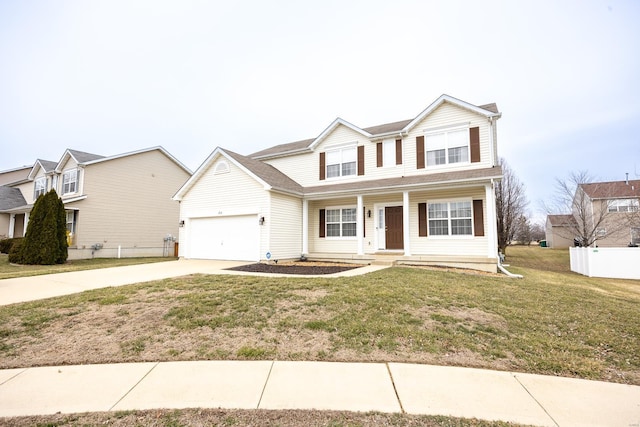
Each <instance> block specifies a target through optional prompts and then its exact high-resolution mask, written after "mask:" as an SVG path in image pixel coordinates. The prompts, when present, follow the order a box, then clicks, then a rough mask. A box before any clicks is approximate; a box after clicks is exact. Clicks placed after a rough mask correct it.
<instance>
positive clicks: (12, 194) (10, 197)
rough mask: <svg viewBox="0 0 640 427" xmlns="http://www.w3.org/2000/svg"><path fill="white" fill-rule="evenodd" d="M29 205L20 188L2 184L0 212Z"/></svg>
mask: <svg viewBox="0 0 640 427" xmlns="http://www.w3.org/2000/svg"><path fill="white" fill-rule="evenodd" d="M26 205H27V201H26V200H25V199H24V197H23V196H22V191H20V189H18V188H13V187H8V186H6V185H0V212H5V211H10V210H12V209H16V208H20V207H23V206H26Z"/></svg>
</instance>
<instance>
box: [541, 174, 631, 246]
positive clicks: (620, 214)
mask: <svg viewBox="0 0 640 427" xmlns="http://www.w3.org/2000/svg"><path fill="white" fill-rule="evenodd" d="M573 206H574V212H573V213H572V214H568V215H549V216H548V217H547V230H546V232H547V234H546V237H547V242H548V243H549V242H551V245H550V246H551V247H553V248H566V247H569V246H574V241H573V239H574V238H577V237H578V236H577V235H576V233H575V230H576V228H575V227H576V226H579V227H584V228H586V230H587V232H588V231H589V230H592V231H593V234H594V235H595V236H596V238H597V241H596V243H595V244H596V245H597V246H599V247H624V246H629V245H640V180H625V181H612V182H593V183H588V184H580V185H578V187H577V188H576V194H575V196H574V202H573Z"/></svg>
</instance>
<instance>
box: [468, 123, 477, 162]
mask: <svg viewBox="0 0 640 427" xmlns="http://www.w3.org/2000/svg"><path fill="white" fill-rule="evenodd" d="M469 146H470V149H471V163H478V162H480V128H479V127H475V128H470V129H469Z"/></svg>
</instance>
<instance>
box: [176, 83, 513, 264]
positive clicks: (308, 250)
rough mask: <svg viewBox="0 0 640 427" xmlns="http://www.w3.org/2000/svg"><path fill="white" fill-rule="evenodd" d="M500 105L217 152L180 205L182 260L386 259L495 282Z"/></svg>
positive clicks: (442, 109)
mask: <svg viewBox="0 0 640 427" xmlns="http://www.w3.org/2000/svg"><path fill="white" fill-rule="evenodd" d="M500 116H501V113H499V112H498V110H497V107H496V105H495V104H489V105H483V106H476V105H472V104H469V103H467V102H464V101H461V100H458V99H455V98H453V97H450V96H447V95H442V96H441V97H439V98H438V99H437V100H436V101H435V102H433V103H432V104H431V105H429V106H428V107H427V108H426V109H425V110H424V111H423V112H421V113H420V114H419V115H418V116H417V117H415V118H413V119H409V120H404V121H400V122H394V123H388V124H383V125H379V126H373V127H369V128H359V127H357V126H355V125H353V124H351V123H349V122H347V121H345V120H343V119H341V118H338V119H336V120H334V121H333V122H332V123H331V124H330V125H329V126H328V127H327V128H326V129H325V130H324V131H323V132H322V133H321V134H320V135H319V136H318V137H316V138H313V139H307V140H303V141H298V142H293V143H289V144H283V145H278V146H275V147H272V148H269V149H266V150H262V151H259V152H257V153H254V154H252V155H250V156H243V155H240V154H237V153H234V152H232V151H229V150H227V149H223V148H220V147H218V148H216V149H215V150H214V151H213V152H212V153H211V155H210V156H209V157H208V158H207V159H206V160H205V161H204V163H203V164H202V165H201V166H200V167H199V168H198V170H197V171H196V172H195V173H194V175H193V176H192V177H191V178H190V179H189V180H188V181H187V182H186V183H185V184H184V185H183V186H182V188H180V189H179V190H178V192H177V193H176V195H175V196H174V199H175V200H178V201H179V202H180V222H181V225H182V226H181V228H180V242H181V243H180V256H182V257H185V258H208V259H229V260H247V261H261V260H262V261H264V260H268V259H297V258H299V257H301V256H302V255H304V256H305V257H307V258H308V259H334V260H351V261H354V262H363V263H366V262H372V261H375V260H377V259H378V260H379V259H385V260H393V261H397V262H405V263H425V264H437V265H449V266H459V267H467V268H475V269H480V270H487V271H496V264H497V261H498V254H497V231H496V209H495V193H494V188H493V185H494V182H495V181H496V180H499V179H501V177H502V170H501V168H500V167H499V166H498V160H497V158H498V156H497V130H496V120H497V119H498V118H500Z"/></svg>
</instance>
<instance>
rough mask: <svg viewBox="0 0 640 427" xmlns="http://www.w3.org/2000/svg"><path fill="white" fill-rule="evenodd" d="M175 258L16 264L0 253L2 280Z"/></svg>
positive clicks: (107, 259) (103, 259)
mask: <svg viewBox="0 0 640 427" xmlns="http://www.w3.org/2000/svg"><path fill="white" fill-rule="evenodd" d="M175 259H176V258H173V257H151V258H93V259H80V260H70V261H67V262H65V263H64V264H55V265H16V264H10V263H9V255H7V254H0V280H1V279H11V278H14V277H25V276H37V275H40V274H52V273H64V272H67V271H79V270H93V269H96V268H107V267H121V266H123V265H134V264H146V263H151V262H163V261H172V260H175Z"/></svg>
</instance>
